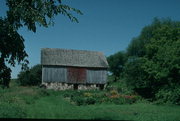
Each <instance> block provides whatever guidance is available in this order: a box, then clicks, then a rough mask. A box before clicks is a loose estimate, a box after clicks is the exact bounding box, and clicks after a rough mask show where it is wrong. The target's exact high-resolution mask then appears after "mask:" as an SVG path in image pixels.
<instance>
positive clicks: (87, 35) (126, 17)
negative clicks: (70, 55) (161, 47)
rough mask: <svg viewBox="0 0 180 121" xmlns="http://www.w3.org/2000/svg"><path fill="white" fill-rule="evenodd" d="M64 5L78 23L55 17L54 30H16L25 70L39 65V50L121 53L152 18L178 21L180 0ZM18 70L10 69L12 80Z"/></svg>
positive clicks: (68, 0)
mask: <svg viewBox="0 0 180 121" xmlns="http://www.w3.org/2000/svg"><path fill="white" fill-rule="evenodd" d="M62 2H63V3H64V4H67V5H70V6H71V7H74V8H77V9H80V10H81V11H82V12H83V14H84V15H77V14H74V16H76V17H77V18H78V20H79V23H72V22H71V21H70V20H69V19H68V18H67V17H64V16H63V15H58V16H56V17H55V19H54V22H55V24H54V26H51V27H49V28H42V27H38V28H37V32H36V33H33V32H30V31H28V30H27V28H26V27H24V28H22V29H20V30H19V33H20V34H21V35H22V36H23V37H24V39H25V47H26V51H27V53H28V55H29V57H28V59H29V61H30V64H29V66H30V67H32V66H34V65H36V64H39V63H40V50H41V48H65V49H78V50H92V51H101V52H103V53H104V55H105V56H109V55H111V54H114V53H116V52H118V51H122V50H125V49H126V48H127V46H128V44H129V43H130V41H131V39H132V38H133V37H136V36H138V35H139V34H140V32H141V30H142V28H143V27H144V26H146V25H149V24H151V22H152V20H153V18H154V17H158V18H166V17H169V18H171V19H172V20H180V0H63V1H62ZM5 10H6V7H5V3H4V2H1V3H0V15H1V16H3V15H5ZM19 71H20V66H18V65H17V66H16V67H15V68H13V67H12V74H11V76H12V78H16V77H17V74H18V73H19Z"/></svg>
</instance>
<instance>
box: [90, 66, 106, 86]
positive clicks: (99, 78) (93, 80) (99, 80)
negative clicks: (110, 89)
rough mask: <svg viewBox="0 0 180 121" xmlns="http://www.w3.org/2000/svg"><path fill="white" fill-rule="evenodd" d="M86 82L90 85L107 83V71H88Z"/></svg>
mask: <svg viewBox="0 0 180 121" xmlns="http://www.w3.org/2000/svg"><path fill="white" fill-rule="evenodd" d="M86 81H87V83H90V84H105V83H106V81H107V71H106V70H92V69H90V70H89V69H88V70H87V79H86Z"/></svg>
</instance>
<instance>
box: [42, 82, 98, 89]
mask: <svg viewBox="0 0 180 121" xmlns="http://www.w3.org/2000/svg"><path fill="white" fill-rule="evenodd" d="M42 85H43V86H45V87H46V88H47V89H54V90H67V89H72V90H73V89H74V84H67V83H58V82H54V83H52V82H51V83H46V82H42ZM93 89H99V86H97V85H96V84H88V85H85V84H78V90H93Z"/></svg>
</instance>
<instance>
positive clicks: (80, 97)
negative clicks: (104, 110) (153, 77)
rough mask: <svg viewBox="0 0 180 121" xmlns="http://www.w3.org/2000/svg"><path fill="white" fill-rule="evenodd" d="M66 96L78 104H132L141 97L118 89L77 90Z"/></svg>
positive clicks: (66, 93) (65, 95) (65, 94)
mask: <svg viewBox="0 0 180 121" xmlns="http://www.w3.org/2000/svg"><path fill="white" fill-rule="evenodd" d="M63 95H64V97H65V98H70V100H71V101H72V102H74V103H75V104H76V105H78V106H80V105H92V104H101V103H114V104H132V103H135V102H136V101H137V100H138V99H139V98H140V97H139V96H137V95H124V94H119V93H118V92H117V91H116V90H112V91H110V92H106V91H104V92H99V91H76V92H72V91H70V92H65V93H64V94H63Z"/></svg>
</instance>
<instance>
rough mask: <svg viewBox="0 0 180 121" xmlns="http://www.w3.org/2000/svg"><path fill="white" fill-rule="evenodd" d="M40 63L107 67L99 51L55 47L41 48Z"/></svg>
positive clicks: (104, 58)
mask: <svg viewBox="0 0 180 121" xmlns="http://www.w3.org/2000/svg"><path fill="white" fill-rule="evenodd" d="M41 64H42V65H59V66H74V67H93V68H108V63H107V60H106V57H105V56H104V55H103V53H101V52H96V51H86V50H67V49H57V48H43V49H41Z"/></svg>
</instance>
